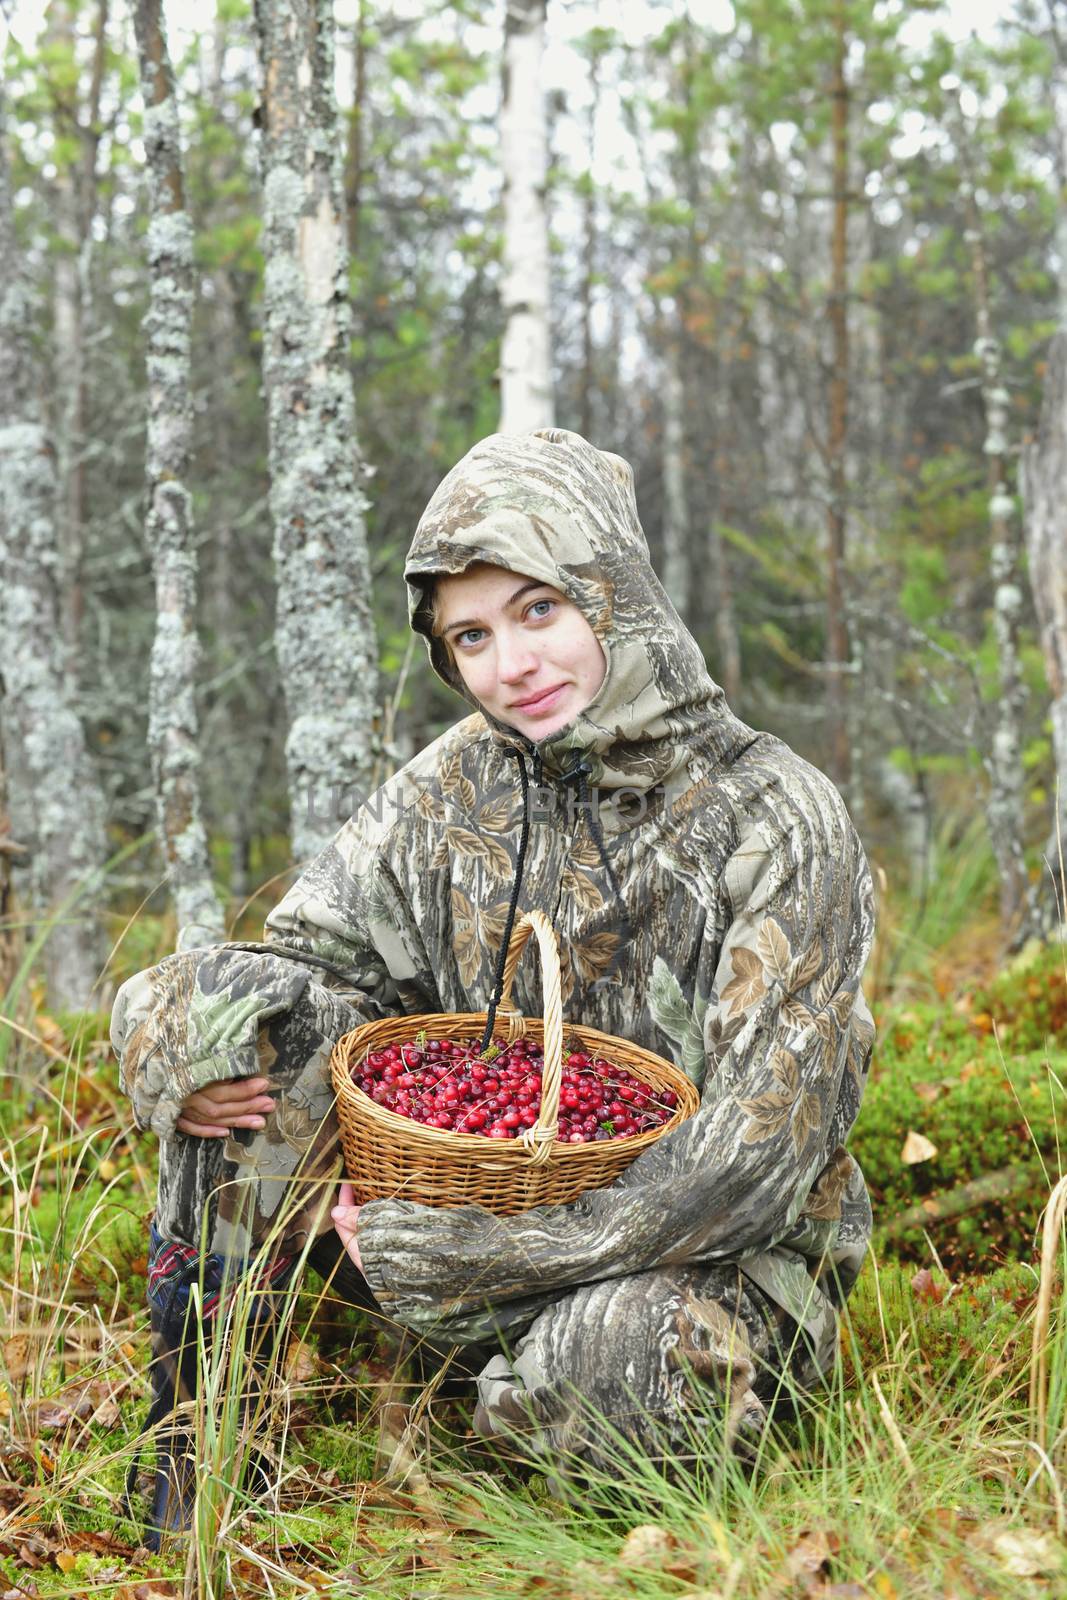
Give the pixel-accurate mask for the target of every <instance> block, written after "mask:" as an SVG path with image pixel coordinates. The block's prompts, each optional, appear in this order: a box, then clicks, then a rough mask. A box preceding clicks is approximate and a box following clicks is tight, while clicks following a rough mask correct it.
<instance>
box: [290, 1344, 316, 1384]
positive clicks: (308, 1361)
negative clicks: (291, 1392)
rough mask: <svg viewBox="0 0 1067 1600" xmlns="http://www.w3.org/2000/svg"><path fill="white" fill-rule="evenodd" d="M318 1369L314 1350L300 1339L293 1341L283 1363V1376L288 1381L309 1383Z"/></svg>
mask: <svg viewBox="0 0 1067 1600" xmlns="http://www.w3.org/2000/svg"><path fill="white" fill-rule="evenodd" d="M318 1370H319V1363H318V1359H317V1357H316V1355H315V1352H314V1351H313V1350H312V1349H311V1348H310V1346H308V1345H306V1344H305V1343H304V1341H303V1340H302V1339H297V1340H295V1341H294V1343H293V1346H292V1349H291V1350H290V1351H289V1355H288V1358H287V1359H286V1363H285V1376H286V1378H287V1379H288V1381H289V1382H290V1383H310V1382H311V1380H312V1378H314V1377H316V1376H317V1374H318Z"/></svg>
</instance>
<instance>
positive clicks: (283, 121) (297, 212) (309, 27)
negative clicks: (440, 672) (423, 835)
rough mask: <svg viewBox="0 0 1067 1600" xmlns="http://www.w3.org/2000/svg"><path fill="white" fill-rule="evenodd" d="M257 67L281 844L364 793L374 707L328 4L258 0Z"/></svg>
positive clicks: (298, 839)
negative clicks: (283, 731) (284, 787)
mask: <svg viewBox="0 0 1067 1600" xmlns="http://www.w3.org/2000/svg"><path fill="white" fill-rule="evenodd" d="M255 20H256V34H257V42H258V49H259V57H260V66H261V73H262V83H263V91H262V108H261V119H262V135H261V139H262V144H261V161H262V172H263V209H264V233H263V243H264V252H265V257H266V268H265V273H264V288H263V322H264V339H263V377H264V384H265V387H266V391H267V408H268V426H269V438H270V476H271V489H270V506H271V514H272V517H273V521H274V562H275V572H276V578H277V585H278V603H277V624H276V647H277V653H278V664H279V668H280V671H281V679H282V683H283V686H284V690H285V696H286V704H287V708H288V713H289V734H288V738H287V740H286V764H287V769H288V783H289V800H290V809H291V835H292V846H293V853H294V855H295V856H296V858H297V859H304V858H306V857H308V856H310V855H313V854H314V853H316V852H317V851H318V850H320V849H321V848H322V847H323V846H324V845H325V844H326V843H327V842H328V841H329V839H330V838H331V837H332V836H333V834H334V832H335V831H336V829H337V827H338V825H339V823H340V822H342V821H343V820H344V818H342V817H338V816H336V815H334V814H333V806H332V804H331V801H332V798H333V797H334V796H336V795H337V794H344V793H362V792H365V790H366V788H367V786H368V784H369V780H370V774H371V771H372V768H373V762H374V754H375V750H374V731H373V729H374V717H375V711H376V706H377V681H376V676H377V675H376V657H375V646H374V628H373V620H372V611H371V584H370V564H369V559H368V554H367V539H366V529H365V522H364V513H365V510H366V504H367V502H366V498H365V496H364V494H363V491H362V488H361V486H360V466H359V459H358V451H357V442H356V431H355V406H354V397H353V393H352V381H351V376H350V373H349V367H348V333H349V304H348V255H347V248H348V247H347V229H346V225H345V215H344V198H343V186H342V175H341V143H340V138H339V129H338V121H337V106H336V98H335V93H334V79H333V60H334V20H333V11H332V6H331V5H330V4H329V3H328V0H257V4H256V7H255Z"/></svg>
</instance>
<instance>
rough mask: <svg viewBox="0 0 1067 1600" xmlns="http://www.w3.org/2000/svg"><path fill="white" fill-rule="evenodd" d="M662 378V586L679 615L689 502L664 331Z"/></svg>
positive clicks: (680, 410)
mask: <svg viewBox="0 0 1067 1600" xmlns="http://www.w3.org/2000/svg"><path fill="white" fill-rule="evenodd" d="M665 359H666V368H665V372H664V381H663V587H664V588H665V589H666V591H667V593H668V595H669V596H670V598H671V601H672V603H673V605H674V608H675V610H676V611H677V613H678V615H679V616H680V617H682V618H683V620H684V618H685V617H686V615H687V614H688V611H689V589H690V581H689V504H688V500H687V495H686V462H685V388H684V385H683V382H682V356H681V350H680V349H679V340H678V338H677V337H674V338H672V337H671V335H670V334H669V333H668V335H667V348H666V351H665Z"/></svg>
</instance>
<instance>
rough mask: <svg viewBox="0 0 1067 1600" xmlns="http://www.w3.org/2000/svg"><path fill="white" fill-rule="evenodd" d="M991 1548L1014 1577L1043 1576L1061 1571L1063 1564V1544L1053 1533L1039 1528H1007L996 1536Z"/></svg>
mask: <svg viewBox="0 0 1067 1600" xmlns="http://www.w3.org/2000/svg"><path fill="white" fill-rule="evenodd" d="M990 1547H991V1549H992V1551H993V1554H994V1555H995V1556H996V1558H997V1560H998V1561H999V1562H1000V1563H1001V1565H1002V1566H1003V1568H1004V1571H1005V1572H1007V1573H1009V1574H1010V1575H1011V1576H1012V1577H1013V1578H1039V1577H1041V1576H1042V1575H1043V1574H1045V1573H1051V1572H1058V1571H1059V1570H1060V1568H1061V1567H1062V1565H1063V1547H1062V1545H1059V1544H1057V1542H1056V1540H1055V1539H1054V1538H1053V1537H1052V1535H1051V1533H1039V1532H1038V1531H1037V1529H1036V1528H1005V1529H1004V1530H1003V1531H1002V1532H1001V1533H998V1534H995V1535H994V1537H993V1539H992V1540H991V1544H990Z"/></svg>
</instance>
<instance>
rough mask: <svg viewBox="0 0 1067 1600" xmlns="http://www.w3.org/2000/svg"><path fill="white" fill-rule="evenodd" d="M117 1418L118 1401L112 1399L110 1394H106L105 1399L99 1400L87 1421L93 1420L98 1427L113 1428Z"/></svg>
mask: <svg viewBox="0 0 1067 1600" xmlns="http://www.w3.org/2000/svg"><path fill="white" fill-rule="evenodd" d="M118 1420H119V1407H118V1401H117V1400H113V1399H112V1397H111V1396H110V1395H108V1397H107V1399H106V1400H101V1402H100V1404H99V1405H98V1406H97V1408H96V1410H95V1411H94V1412H93V1414H92V1416H91V1417H90V1418H89V1421H90V1422H94V1423H95V1424H96V1426H97V1427H98V1428H113V1427H114V1426H115V1424H116V1423H117V1422H118Z"/></svg>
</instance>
